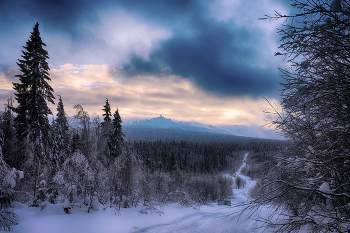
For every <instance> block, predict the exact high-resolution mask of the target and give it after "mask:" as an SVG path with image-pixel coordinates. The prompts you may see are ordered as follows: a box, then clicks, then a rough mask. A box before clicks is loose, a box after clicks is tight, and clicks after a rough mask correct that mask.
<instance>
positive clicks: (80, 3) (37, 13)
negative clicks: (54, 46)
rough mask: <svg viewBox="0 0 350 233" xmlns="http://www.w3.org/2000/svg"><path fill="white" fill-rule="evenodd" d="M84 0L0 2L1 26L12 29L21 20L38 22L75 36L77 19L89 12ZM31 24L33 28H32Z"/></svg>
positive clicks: (89, 6) (87, 3) (11, 0)
mask: <svg viewBox="0 0 350 233" xmlns="http://www.w3.org/2000/svg"><path fill="white" fill-rule="evenodd" d="M89 2H90V1H84V0H75V1H71V0H49V1H48V0H30V1H23V0H5V1H0V11H1V16H0V19H2V21H3V22H4V23H3V26H8V27H14V26H16V25H13V24H14V23H19V21H22V20H29V21H33V23H34V24H35V22H34V21H39V23H40V24H45V25H46V26H47V27H48V28H49V27H52V28H55V30H60V31H63V32H69V33H71V34H73V35H74V34H76V31H77V30H76V29H77V28H76V24H77V21H78V19H79V18H80V17H81V16H82V15H84V14H86V13H87V12H88V11H89V10H91V4H90V3H89ZM34 24H33V27H34Z"/></svg>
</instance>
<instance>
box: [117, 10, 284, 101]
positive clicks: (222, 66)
mask: <svg viewBox="0 0 350 233" xmlns="http://www.w3.org/2000/svg"><path fill="white" fill-rule="evenodd" d="M158 7H159V6H158ZM162 8H165V6H162ZM200 8H201V7H199V6H198V7H194V6H193V5H192V6H191V7H190V6H188V5H186V4H184V6H183V11H181V10H179V9H177V10H175V11H172V12H171V14H170V15H171V16H174V14H175V15H176V14H177V13H179V12H182V17H184V18H187V20H186V22H187V23H188V24H187V25H186V27H187V28H185V29H182V30H178V31H177V30H175V32H176V33H175V35H174V36H173V37H172V38H170V39H168V40H166V41H164V42H163V43H161V47H160V48H159V49H158V50H156V51H153V52H152V53H151V54H150V56H149V60H145V59H142V58H140V57H136V56H134V57H133V58H132V59H131V61H130V63H128V64H125V65H124V67H123V68H124V71H125V72H126V73H127V75H128V76H136V75H155V74H164V69H163V68H164V67H169V68H170V70H171V73H172V74H175V75H180V76H182V77H185V78H193V79H194V81H195V82H196V83H197V84H198V85H199V86H201V87H202V88H204V89H206V90H209V91H212V92H214V93H217V94H225V95H253V96H261V95H267V96H273V95H276V94H277V87H278V74H277V72H276V70H277V68H275V69H274V68H270V69H269V68H265V69H263V68H259V66H257V65H256V64H254V62H256V60H257V59H256V57H257V56H259V52H258V51H257V47H256V46H255V44H256V43H257V42H258V41H259V35H258V34H257V33H256V32H251V31H249V30H247V29H245V28H242V27H238V26H236V25H234V24H225V23H220V22H215V21H214V20H212V19H209V18H208V16H207V14H206V12H205V11H204V12H203V11H201V12H200V11H198V9H200ZM188 9H192V11H187V10H188ZM145 10H146V11H148V10H149V9H148V8H147V7H145ZM156 12H158V11H156ZM159 12H162V11H159ZM186 12H187V15H186V14H185V13H186ZM194 12H196V13H195V14H192V13H194ZM190 13H191V14H190ZM179 14H180V13H179ZM189 14H190V15H189ZM160 15H162V13H160ZM158 17H159V15H158ZM178 17H180V15H178ZM184 30H188V31H189V33H185V32H184ZM260 49H263V48H260ZM162 72H163V73H162ZM168 73H169V69H166V72H165V74H168Z"/></svg>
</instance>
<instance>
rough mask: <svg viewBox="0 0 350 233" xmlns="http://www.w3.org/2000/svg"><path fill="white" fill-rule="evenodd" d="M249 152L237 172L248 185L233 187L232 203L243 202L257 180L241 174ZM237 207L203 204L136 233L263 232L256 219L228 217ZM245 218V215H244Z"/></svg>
mask: <svg viewBox="0 0 350 233" xmlns="http://www.w3.org/2000/svg"><path fill="white" fill-rule="evenodd" d="M247 157H248V153H246V154H245V155H244V159H243V164H242V166H241V167H240V168H239V170H238V171H237V172H236V176H240V177H241V178H242V179H244V180H246V182H247V185H246V187H245V188H243V189H233V191H234V196H235V199H232V200H231V201H232V204H233V205H234V204H241V203H242V202H244V201H245V200H247V193H248V191H249V189H250V188H251V187H252V186H254V185H255V181H253V180H251V179H250V178H249V177H247V176H244V175H242V174H241V171H242V169H243V168H244V167H245V166H246V161H247ZM237 210H238V209H237V208H235V207H228V206H218V205H213V206H202V207H201V209H200V211H198V212H195V213H190V214H186V215H184V216H182V217H180V218H178V219H176V220H175V221H172V222H169V223H166V224H160V225H155V226H152V227H147V228H143V229H139V230H137V231H134V232H135V233H141V232H144V233H158V232H159V233H161V232H191V233H196V232H213V233H215V232H220V233H221V232H235V233H245V232H257V233H258V232H263V230H264V229H262V228H258V227H259V223H258V222H256V221H255V220H252V219H248V220H246V221H244V222H237V221H236V220H232V219H231V218H230V217H227V215H228V214H230V213H232V212H234V211H237ZM242 217H243V218H244V216H242ZM265 232H269V231H265Z"/></svg>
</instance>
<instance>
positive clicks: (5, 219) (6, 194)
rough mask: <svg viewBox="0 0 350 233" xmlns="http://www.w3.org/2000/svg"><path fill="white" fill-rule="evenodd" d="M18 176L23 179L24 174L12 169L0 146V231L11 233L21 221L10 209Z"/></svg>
mask: <svg viewBox="0 0 350 233" xmlns="http://www.w3.org/2000/svg"><path fill="white" fill-rule="evenodd" d="M17 176H19V178H22V177H23V173H22V172H18V171H17V170H16V169H15V168H13V169H10V167H9V166H8V165H7V164H6V163H5V161H4V160H3V158H2V153H1V146H0V230H4V231H10V230H12V226H13V225H15V224H17V223H18V221H19V217H18V216H17V214H15V213H14V212H13V211H10V210H9V209H8V207H10V205H11V202H12V201H13V192H14V190H13V189H14V187H15V186H16V178H17Z"/></svg>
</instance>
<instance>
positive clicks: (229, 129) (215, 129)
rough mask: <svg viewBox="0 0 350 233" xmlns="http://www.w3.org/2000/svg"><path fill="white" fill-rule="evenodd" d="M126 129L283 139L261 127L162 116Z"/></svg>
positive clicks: (127, 126) (137, 122) (136, 123)
mask: <svg viewBox="0 0 350 233" xmlns="http://www.w3.org/2000/svg"><path fill="white" fill-rule="evenodd" d="M123 127H124V129H126V130H127V131H128V130H130V129H134V130H135V129H136V128H139V129H140V130H142V129H144V128H153V129H152V130H153V131H154V130H158V131H159V130H161V129H163V131H164V130H166V129H167V130H171V131H172V132H173V133H176V131H179V133H180V132H181V133H182V134H184V133H185V132H183V131H188V132H197V133H209V134H224V135H234V136H245V137H254V138H269V139H281V137H280V136H279V135H278V134H277V133H276V132H274V131H272V130H271V129H268V128H263V127H259V126H250V127H248V126H244V125H206V124H202V123H199V122H195V121H191V122H177V121H172V120H171V119H168V118H165V117H163V116H162V115H160V116H159V117H156V118H152V119H147V120H139V121H134V122H133V123H132V124H131V125H129V124H128V125H124V126H123Z"/></svg>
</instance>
